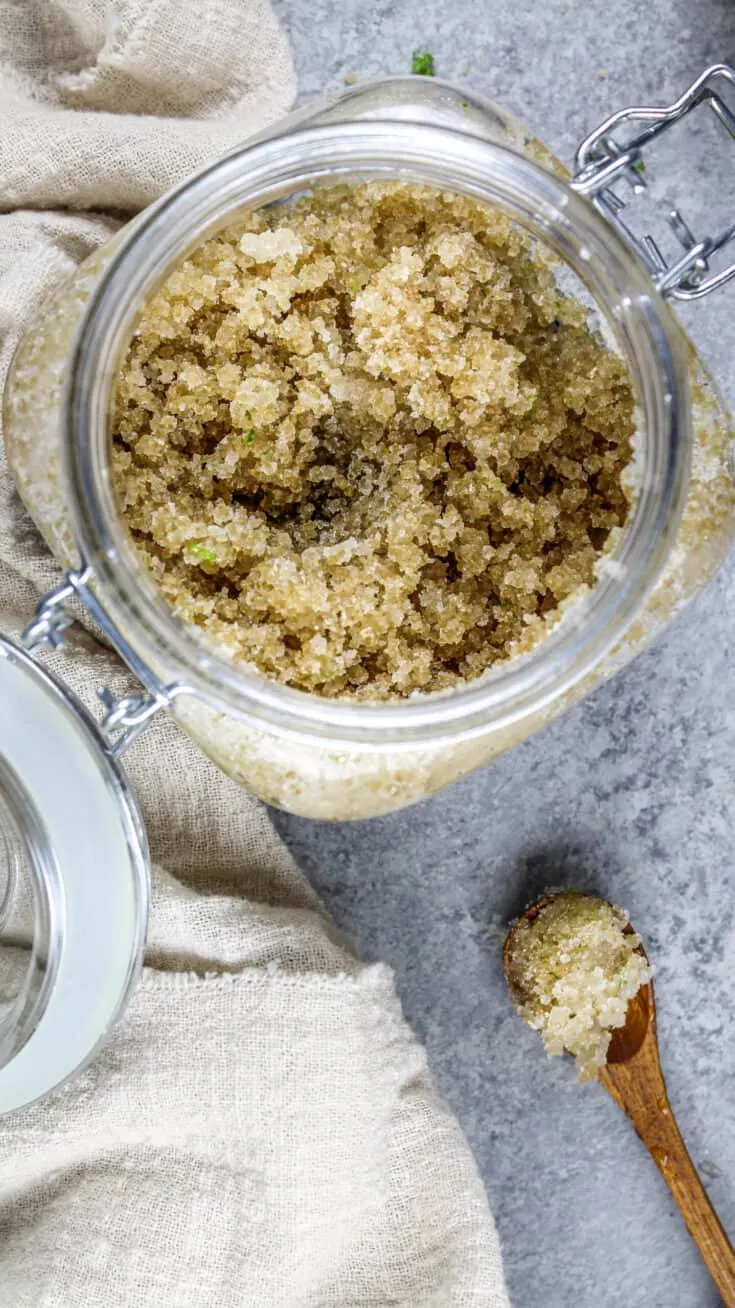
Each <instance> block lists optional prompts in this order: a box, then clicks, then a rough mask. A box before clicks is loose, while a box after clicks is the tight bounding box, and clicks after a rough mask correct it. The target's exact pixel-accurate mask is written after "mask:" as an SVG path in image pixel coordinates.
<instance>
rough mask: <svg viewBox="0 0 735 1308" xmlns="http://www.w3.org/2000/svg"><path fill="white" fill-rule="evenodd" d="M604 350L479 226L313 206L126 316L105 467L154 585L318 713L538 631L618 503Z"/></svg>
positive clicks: (224, 243)
mask: <svg viewBox="0 0 735 1308" xmlns="http://www.w3.org/2000/svg"><path fill="white" fill-rule="evenodd" d="M632 433H633V397H632V394H631V389H630V385H629V382H628V379H627V376H626V373H625V370H624V367H623V364H622V362H621V360H620V359H619V358H618V357H617V356H616V355H615V354H614V353H612V352H611V351H610V350H608V349H607V348H606V347H605V345H604V344H603V342H602V341H601V340H600V338H599V337H598V336H597V335H595V334H594V333H593V331H592V330H591V329H590V328H589V327H588V325H587V310H586V309H584V308H583V307H582V305H581V304H579V303H578V302H577V301H575V300H573V299H570V298H567V297H564V296H562V295H561V294H560V293H559V291H558V290H557V287H556V283H555V279H554V276H553V273H552V272H551V271H550V270H549V268H548V267H547V266H546V265H545V263H544V262H543V261H542V260H541V259H540V258H539V257H538V256H537V255H536V254H535V253H534V250H533V248H532V244H531V241H530V239H529V238H528V236H527V235H525V234H524V233H523V232H522V231H521V230H520V229H519V228H518V227H517V226H514V225H513V224H512V223H511V221H510V220H509V219H508V218H507V217H506V216H504V215H503V214H502V213H500V212H499V211H497V210H495V209H493V208H490V207H488V206H487V205H485V204H482V203H480V202H478V201H474V200H470V199H468V198H465V197H462V196H459V195H456V194H454V193H451V192H445V191H436V190H433V189H431V188H429V187H423V186H417V185H407V184H400V183H393V182H391V183H367V184H363V185H358V186H353V187H348V186H339V187H329V188H325V189H318V190H316V191H315V192H314V193H313V194H311V195H308V196H306V197H305V198H302V199H301V200H299V201H298V202H297V203H295V204H293V205H290V206H278V207H276V208H272V209H270V210H269V211H260V212H252V213H249V214H247V216H246V217H244V218H243V219H242V220H241V222H240V224H239V225H238V226H236V227H230V228H229V229H227V230H226V231H224V232H223V233H222V234H220V235H218V236H216V237H214V238H212V239H210V240H208V241H206V242H205V243H204V244H202V245H201V246H200V247H199V248H198V249H196V250H194V252H193V253H192V254H191V255H190V257H189V258H188V259H186V260H185V262H183V263H182V264H180V265H179V266H178V267H177V269H176V270H175V271H174V272H173V273H172V274H171V275H170V276H169V277H168V278H167V280H166V281H165V283H164V284H163V286H162V287H161V289H160V291H159V292H158V294H157V295H156V296H155V297H154V298H153V299H152V300H150V301H149V303H148V304H147V305H146V306H145V308H144V310H143V312H142V315H141V317H140V320H139V321H138V324H137V327H136V329H135V332H134V335H133V338H132V341H131V344H130V347H129V350H128V353H127V357H126V358H125V360H124V363H123V366H122V370H121V374H120V377H119V382H118V386H117V398H116V414H115V425H114V449H113V473H114V481H115V485H116V490H117V495H118V499H119V504H120V507H121V512H122V515H123V517H124V519H125V521H126V523H127V525H128V527H129V529H130V531H131V533H132V537H133V540H134V542H135V545H136V547H137V550H138V552H139V554H140V556H141V558H142V560H143V562H144V564H145V566H146V568H147V570H148V572H149V573H150V575H151V576H152V578H153V580H154V582H155V583H156V585H157V587H158V588H159V590H160V591H161V593H162V594H163V595H164V596H165V597H166V599H167V600H168V601H169V602H170V604H171V606H172V608H173V609H174V611H175V612H176V613H177V614H178V616H179V617H180V618H182V619H183V620H184V621H186V622H188V623H192V624H194V625H195V626H196V627H198V628H199V629H200V630H201V632H202V633H203V634H204V635H205V636H207V637H209V638H211V640H212V641H214V642H215V643H216V644H217V645H218V646H219V647H220V648H222V649H224V650H226V651H227V652H228V653H229V655H230V656H231V657H233V658H234V659H235V660H236V661H240V662H245V663H249V664H252V665H255V667H257V668H258V669H259V670H260V671H261V672H263V673H265V674H266V675H267V676H268V677H270V678H274V679H276V680H278V681H281V682H285V683H288V684H290V685H292V686H296V687H299V688H301V689H302V690H307V691H312V692H315V693H317V694H320V695H328V696H340V697H360V698H370V699H386V698H391V697H399V696H407V695H410V694H411V693H412V692H416V691H433V690H442V689H446V688H449V687H452V686H455V685H456V684H458V683H460V682H462V681H466V680H468V679H471V678H474V677H477V676H479V675H480V674H482V673H483V672H485V671H486V669H488V668H489V667H490V666H491V665H492V664H493V663H494V662H495V661H496V660H498V659H502V658H506V657H507V656H508V655H511V654H514V653H518V652H520V651H521V650H523V649H525V648H528V647H530V646H531V645H532V644H534V643H536V641H537V640H538V639H539V638H540V637H541V636H542V635H543V634H545V631H546V630H547V629H548V622H549V620H550V619H552V618H553V616H554V614H555V612H556V610H557V607H558V605H559V604H560V603H561V602H562V601H564V600H566V599H568V597H570V596H572V595H573V594H574V593H575V592H576V591H577V590H578V589H579V588H580V587H583V586H588V585H589V584H590V583H592V582H593V580H594V573H595V565H596V563H597V562H598V560H599V559H600V556H601V554H602V553H603V551H604V550H605V547H606V544H607V543H608V542H609V539H610V534H611V532H614V531H615V529H617V528H620V527H621V525H622V524H623V523H624V521H625V518H626V516H627V513H628V508H629V504H628V498H627V494H626V490H625V489H624V487H623V484H622V480H621V474H622V473H623V470H624V469H625V467H626V464H628V463H629V461H630V458H631V446H630V439H631V435H632Z"/></svg>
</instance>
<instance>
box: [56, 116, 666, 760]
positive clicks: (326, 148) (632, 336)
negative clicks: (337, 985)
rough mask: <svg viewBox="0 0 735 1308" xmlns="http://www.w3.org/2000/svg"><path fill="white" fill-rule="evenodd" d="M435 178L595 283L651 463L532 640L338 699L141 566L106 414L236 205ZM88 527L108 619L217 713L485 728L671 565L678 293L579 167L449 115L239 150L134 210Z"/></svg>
mask: <svg viewBox="0 0 735 1308" xmlns="http://www.w3.org/2000/svg"><path fill="white" fill-rule="evenodd" d="M358 176H359V177H360V178H362V179H364V178H366V177H370V178H384V179H386V180H387V179H392V180H396V179H399V180H405V181H414V182H423V183H425V184H427V185H430V186H432V185H433V186H435V187H439V188H441V189H447V190H452V191H455V192H459V193H461V194H465V195H469V196H471V197H474V198H476V199H479V200H482V201H484V202H486V203H490V204H493V205H496V206H498V207H500V208H502V209H504V210H505V211H506V212H507V213H509V214H510V215H511V217H513V218H514V219H515V220H516V221H518V222H519V223H520V224H521V225H522V226H524V227H525V228H526V229H528V230H530V231H531V233H532V234H533V235H535V236H536V237H537V238H538V239H540V240H541V241H543V242H544V244H545V245H547V246H551V248H552V250H554V252H555V253H556V255H557V256H558V257H559V258H560V259H561V260H562V261H563V262H564V263H566V264H567V265H568V266H569V267H570V268H571V269H572V271H573V272H574V273H575V274H576V275H577V277H579V278H580V280H581V281H583V282H584V283H585V285H586V286H587V288H588V290H589V291H590V292H591V294H592V295H593V297H594V300H595V302H596V305H597V307H598V309H600V311H601V312H602V313H603V315H604V317H605V318H606V320H607V323H608V325H609V327H610V328H611V329H612V331H613V333H614V335H615V337H616V339H617V343H618V346H619V348H620V349H621V351H622V353H623V354H624V356H625V360H626V363H627V365H628V367H629V370H630V372H631V375H632V379H633V382H634V385H635V388H636V390H637V393H638V401H639V404H640V407H641V411H642V415H643V422H642V429H643V432H644V434H645V441H644V445H645V448H644V449H643V450H642V451H640V452H639V453H641V454H642V456H643V458H644V477H643V481H642V485H641V487H640V489H639V493H638V495H637V499H636V503H635V506H634V510H633V514H632V518H631V520H630V522H629V523H628V524H626V526H625V528H624V529H623V531H622V536H621V541H620V543H619V545H618V547H617V549H616V551H615V553H614V554H613V555H611V556H610V558H611V560H612V561H613V563H614V566H613V567H607V568H604V567H603V568H602V569H600V575H599V576H598V580H597V582H596V583H595V584H594V586H592V587H591V588H590V590H589V592H588V593H586V594H584V595H581V596H577V597H574V598H573V600H572V601H571V602H570V603H569V605H568V606H564V612H563V613H562V614H561V616H560V619H559V620H558V621H557V622H556V623H555V624H554V625H553V626H552V627H551V629H550V631H549V632H548V634H547V635H545V636H544V637H543V638H542V639H541V640H540V641H539V643H538V644H537V645H536V646H535V647H534V648H533V649H531V650H530V651H529V652H528V653H526V654H523V655H520V656H516V657H511V658H509V659H506V660H503V661H502V662H499V663H497V664H495V665H494V667H493V668H492V669H491V670H490V671H489V672H487V673H485V674H483V675H482V676H481V677H478V678H476V679H474V680H472V681H468V682H466V683H464V684H463V685H461V686H459V687H457V688H454V689H452V690H451V691H441V692H429V693H419V694H416V695H414V696H412V697H410V698H408V699H406V700H401V701H386V702H379V703H378V702H369V701H351V700H339V699H328V698H326V697H322V696H318V695H314V694H311V693H308V692H305V691H301V690H296V689H294V688H292V687H289V686H285V685H283V684H281V683H278V682H275V681H272V680H270V679H268V678H266V677H264V676H262V675H261V674H259V673H256V672H255V671H250V670H246V669H245V668H244V667H242V666H238V665H236V664H234V663H233V662H231V661H230V660H228V658H227V656H226V654H225V653H221V654H218V651H217V649H216V647H215V646H214V645H213V644H210V643H209V642H207V643H205V642H204V641H203V639H202V638H201V637H200V636H199V635H198V633H197V632H196V631H195V629H194V628H192V627H190V626H187V625H186V624H185V623H183V622H182V621H181V620H180V619H178V618H177V617H176V616H175V615H174V614H173V613H172V611H171V610H170V609H169V607H168V606H167V605H166V603H165V601H164V600H163V599H162V597H160V596H159V595H158V594H157V592H156V590H155V588H154V586H153V584H152V582H151V581H150V580H149V579H148V578H147V577H145V576H144V575H142V572H141V567H140V564H139V562H138V561H137V559H136V556H135V553H134V550H133V547H132V544H131V542H130V540H129V538H128V536H127V532H126V530H125V528H124V526H123V524H122V523H121V522H120V520H119V515H118V514H117V511H116V508H115V502H114V495H113V488H112V484H111V476H110V467H109V455H108V451H109V413H110V408H111V399H112V389H113V386H114V381H115V378H116V375H117V369H118V366H119V361H120V356H121V352H122V348H123V345H124V344H125V343H127V340H128V338H129V333H130V330H131V329H132V325H133V322H134V320H135V317H136V315H137V313H138V311H139V308H140V305H141V303H143V302H144V300H145V299H146V297H147V296H148V295H149V294H150V292H151V291H152V290H153V289H154V287H155V286H156V285H157V284H159V283H160V281H161V279H162V277H163V276H165V274H166V273H167V272H168V271H169V270H170V268H171V266H172V265H173V264H175V263H176V262H177V261H178V260H179V259H180V258H182V257H183V256H184V255H185V254H186V253H187V252H188V251H189V250H190V249H191V248H193V247H194V246H195V245H197V244H199V243H200V242H201V241H202V240H203V239H205V238H206V236H207V235H208V234H210V233H211V232H212V231H213V230H216V228H217V227H219V226H222V225H223V224H224V223H225V222H226V221H228V220H229V221H231V220H232V216H233V213H234V212H236V211H238V210H242V209H244V208H253V207H261V206H263V205H265V204H268V203H272V202H274V201H276V200H279V199H283V198H284V197H286V196H289V195H293V194H294V193H297V192H299V191H303V190H304V189H307V188H309V187H311V186H314V185H315V184H324V183H325V182H329V183H334V182H340V181H349V180H350V179H354V178H356V177H358ZM64 420H65V423H66V440H65V462H66V469H65V471H66V476H67V478H68V480H69V483H70V489H71V492H72V493H71V495H70V497H69V499H70V505H71V513H72V526H73V531H74V535H75V539H76V542H77V545H78V548H79V550H80V553H81V556H82V558H83V559H84V561H85V563H86V564H87V565H89V566H90V567H91V569H92V573H93V577H94V586H95V589H96V591H97V593H98V595H99V598H100V600H101V602H102V603H103V604H104V607H105V609H106V610H107V612H108V613H109V616H110V618H111V620H112V621H113V622H114V623H115V625H116V626H118V627H119V628H120V629H121V630H122V631H123V632H124V633H125V635H126V637H127V639H128V640H129V641H130V643H131V644H132V645H133V646H134V647H135V648H136V650H137V651H138V652H139V653H140V655H141V657H142V658H143V659H144V660H145V661H146V662H147V663H149V664H150V665H151V666H152V667H154V668H156V667H160V666H163V667H165V669H166V675H167V676H169V675H171V674H173V677H174V678H175V679H176V681H177V682H178V683H179V685H180V686H182V687H183V688H184V690H185V691H189V692H191V693H193V694H195V695H196V696H198V697H200V698H202V699H204V700H205V701H206V702H208V703H209V704H210V705H211V706H213V707H214V708H215V709H218V710H221V711H223V712H225V713H227V714H229V715H234V716H235V717H238V718H241V719H243V720H245V721H248V722H256V723H258V724H259V725H264V724H268V726H269V727H270V728H271V729H273V730H276V731H280V732H285V733H287V734H295V735H297V736H298V735H303V734H308V735H311V736H313V735H321V736H327V737H329V738H331V739H334V738H338V739H341V740H343V741H345V742H351V743H355V744H358V743H360V742H363V743H371V744H381V743H383V744H389V743H390V744H393V743H395V741H396V739H397V738H400V739H401V740H402V741H406V742H415V741H418V740H432V739H438V738H440V737H442V736H446V735H451V736H452V737H453V738H457V737H459V736H467V735H471V734H477V733H478V732H481V731H484V730H487V729H488V728H489V727H498V728H500V727H503V726H506V725H508V724H510V723H511V722H513V721H516V720H518V719H519V718H521V717H524V716H526V715H528V714H530V713H533V712H536V711H539V710H541V709H543V708H544V707H545V706H546V705H548V704H549V703H551V702H552V701H555V700H557V699H558V698H559V697H560V696H561V695H562V694H564V693H565V691H567V690H568V689H570V688H571V686H572V685H574V684H576V683H577V682H578V681H579V680H581V679H582V678H583V677H584V676H585V675H586V674H588V673H589V672H590V671H591V670H592V668H593V667H594V666H595V665H596V664H597V663H598V662H599V660H600V659H601V658H602V657H603V656H604V654H605V653H606V652H608V651H609V650H610V648H611V647H612V646H614V645H615V644H616V643H617V642H618V641H620V640H621V639H622V638H623V636H624V633H625V631H626V629H627V628H628V626H629V625H630V623H631V622H632V620H633V618H634V617H635V615H636V614H637V612H638V611H639V610H640V608H641V605H642V603H643V601H644V600H645V598H646V596H647V595H648V594H649V593H650V591H651V589H652V587H653V586H654V585H655V583H656V581H657V579H658V578H659V576H660V574H661V571H662V569H663V567H664V565H665V562H666V558H667V556H668V552H669V549H670V547H671V545H672V543H673V540H674V537H675V534H676V531H677V529H678V524H679V520H680V517H681V513H682V510H683V505H684V502H685V497H686V488H687V483H688V471H689V456H690V447H691V425H690V420H689V388H688V376H687V369H686V361H685V357H684V354H683V350H682V347H681V344H680V335H679V333H678V331H677V328H676V325H675V322H674V320H673V318H672V316H671V312H670V310H669V308H668V306H667V305H666V304H665V303H664V301H663V299H662V298H661V297H660V295H659V294H658V292H657V291H656V289H655V287H654V285H653V282H652V281H651V279H650V276H649V274H648V272H647V271H646V269H645V268H644V267H643V265H642V263H641V262H640V261H639V259H638V257H637V256H636V254H635V253H634V251H633V250H632V249H631V248H630V247H628V246H627V245H626V244H625V243H624V242H623V241H622V239H621V238H620V237H619V236H618V234H617V233H616V232H615V231H614V230H613V229H612V228H611V227H610V226H609V225H608V224H607V223H606V222H605V220H604V218H603V217H602V216H601V215H600V214H599V213H598V212H597V211H596V209H595V208H594V207H593V206H592V205H591V204H590V203H589V201H587V200H586V199H584V198H583V197H581V196H579V195H578V194H576V193H575V192H574V191H573V190H572V188H571V187H570V186H569V185H568V183H567V182H566V181H564V180H563V179H562V178H560V177H557V176H555V175H553V174H551V173H550V172H548V171H547V170H546V169H544V168H542V167H540V166H539V165H538V164H536V163H535V162H533V161H532V160H530V159H529V158H527V157H526V156H523V155H521V154H519V153H517V152H516V151H515V150H512V149H509V148H508V147H507V146H505V145H501V144H498V143H496V142H494V141H489V140H485V139H482V138H479V137H477V136H476V135H472V134H470V133H468V132H463V131H462V130H458V129H455V128H450V127H448V126H446V125H442V126H437V125H435V124H433V123H428V122H424V121H422V122H411V121H406V120H405V118H404V119H401V120H387V121H386V120H382V119H381V120H374V121H348V122H339V123H329V124H327V125H317V126H314V125H311V126H307V127H303V126H301V127H299V128H298V129H296V130H291V131H289V132H287V133H285V134H283V135H279V134H276V135H274V136H271V137H267V138H265V139H258V140H256V141H255V142H254V143H253V142H248V143H246V144H245V145H243V146H242V147H241V148H239V149H238V150H236V151H233V152H231V153H230V154H228V155H226V156H225V157H224V158H222V159H220V160H218V161H217V162H215V163H214V164H212V165H210V166H209V167H207V168H205V169H203V170H202V171H201V172H200V173H198V174H197V175H195V176H194V177H193V178H190V179H188V180H187V181H186V182H184V183H183V184H182V185H181V186H179V187H178V188H176V189H175V190H173V191H172V192H170V193H169V194H168V195H167V196H164V198H163V199H162V200H161V201H159V202H158V203H156V204H155V205H154V206H152V207H151V208H150V209H148V210H146V211H145V212H144V214H142V215H141V216H140V217H139V218H138V219H136V220H135V222H134V223H133V224H132V227H131V230H130V232H129V233H128V235H127V238H126V239H125V240H124V241H123V242H122V243H121V244H120V246H119V248H118V249H117V251H116V252H115V255H114V256H113V258H112V260H111V262H110V264H109V265H108V267H107V269H106V270H105V272H104V274H103V276H102V278H101V279H100V282H99V283H98V285H97V287H96V289H95V291H94V292H93V294H92V296H91V298H90V301H89V303H88V305H87V307H86V311H85V315H84V318H83V320H82V323H81V324H80V328H79V331H78V334H77V338H76V342H75V347H74V351H73V357H72V360H71V367H70V370H69V380H68V388H67V404H66V406H65V418H64Z"/></svg>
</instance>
